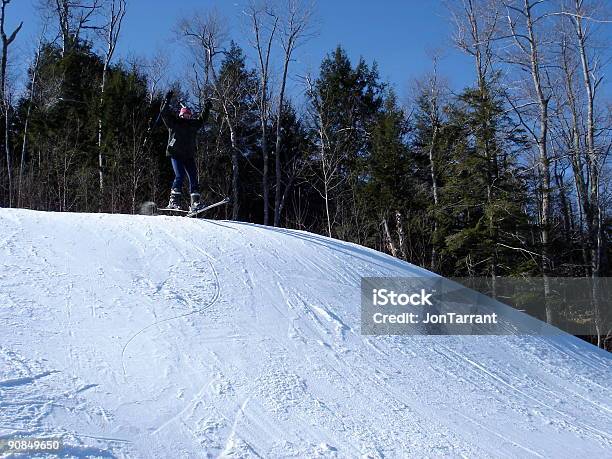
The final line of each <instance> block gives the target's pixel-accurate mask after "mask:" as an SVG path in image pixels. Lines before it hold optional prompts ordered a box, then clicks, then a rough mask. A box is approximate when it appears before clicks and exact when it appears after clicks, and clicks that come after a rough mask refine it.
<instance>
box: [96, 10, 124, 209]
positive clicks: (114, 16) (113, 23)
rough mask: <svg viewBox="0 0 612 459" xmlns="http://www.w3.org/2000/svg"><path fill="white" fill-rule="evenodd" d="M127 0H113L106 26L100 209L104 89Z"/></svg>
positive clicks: (101, 151)
mask: <svg viewBox="0 0 612 459" xmlns="http://www.w3.org/2000/svg"><path fill="white" fill-rule="evenodd" d="M125 11H126V0H111V1H110V4H109V11H108V22H107V24H106V26H105V27H104V39H105V43H106V51H105V53H104V66H103V68H102V81H101V83H100V116H99V117H98V174H99V179H100V201H99V209H100V210H101V209H102V203H103V201H104V167H105V158H104V148H103V145H102V110H103V106H104V90H105V89H106V78H107V75H108V67H109V65H110V62H111V60H112V58H113V54H114V53H115V48H116V46H117V41H118V40H119V33H120V31H121V23H122V21H123V18H124V16H125Z"/></svg>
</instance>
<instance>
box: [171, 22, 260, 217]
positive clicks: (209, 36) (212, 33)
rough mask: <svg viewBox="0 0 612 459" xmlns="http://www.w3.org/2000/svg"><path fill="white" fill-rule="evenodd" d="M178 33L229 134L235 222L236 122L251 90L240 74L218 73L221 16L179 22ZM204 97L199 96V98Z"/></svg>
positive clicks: (238, 147) (237, 203)
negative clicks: (210, 91) (193, 60)
mask: <svg viewBox="0 0 612 459" xmlns="http://www.w3.org/2000/svg"><path fill="white" fill-rule="evenodd" d="M178 34H179V36H180V37H182V38H184V39H185V40H186V45H187V46H188V48H189V49H191V51H192V52H193V54H194V57H195V65H194V69H196V80H197V81H198V86H199V87H201V88H204V89H205V90H209V89H210V90H212V93H213V94H212V98H213V99H214V100H215V102H216V105H217V107H218V109H219V111H220V113H221V116H222V119H223V122H224V124H225V125H226V126H227V128H228V130H229V134H230V144H231V150H232V151H231V162H232V218H233V219H234V220H236V219H238V215H239V210H240V169H239V158H240V156H241V155H242V154H243V151H242V144H243V142H242V141H241V139H240V136H239V133H238V123H239V121H240V120H241V117H242V115H243V109H244V107H242V106H241V101H242V100H243V99H244V97H245V95H246V94H247V93H249V92H250V91H251V88H248V87H244V85H243V84H242V82H241V81H240V75H231V74H230V75H226V76H225V77H224V78H220V77H219V75H218V72H217V66H218V62H217V59H218V57H219V55H224V54H226V50H225V49H224V42H225V39H226V32H225V24H224V21H223V20H222V19H221V17H220V16H219V15H218V14H217V13H216V12H215V11H210V12H208V13H207V14H206V15H199V14H195V15H193V16H192V17H190V18H189V19H184V20H182V21H181V22H180V23H179V26H178ZM198 69H200V70H201V71H202V72H203V73H204V82H203V83H202V84H201V83H200V82H199V78H200V77H199V75H198ZM202 96H203V94H200V97H202Z"/></svg>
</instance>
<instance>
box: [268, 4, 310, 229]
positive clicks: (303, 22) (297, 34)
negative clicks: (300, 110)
mask: <svg viewBox="0 0 612 459" xmlns="http://www.w3.org/2000/svg"><path fill="white" fill-rule="evenodd" d="M312 14H313V8H312V5H308V4H306V3H304V2H302V1H301V0H288V2H287V11H286V13H285V16H284V18H283V20H282V23H281V45H282V47H283V52H284V53H283V73H282V77H281V83H280V88H279V95H278V106H277V112H276V145H275V148H274V153H275V171H276V189H275V195H274V226H279V225H280V218H281V210H282V196H283V190H282V185H283V182H282V162H281V161H282V158H281V156H282V152H281V145H282V115H283V110H284V109H285V89H286V86H287V76H288V72H289V64H290V62H291V60H292V57H293V53H294V51H295V49H296V47H297V46H298V45H299V44H300V43H302V42H303V41H304V40H305V39H306V38H308V37H309V34H310V32H309V27H310V26H311V21H312Z"/></svg>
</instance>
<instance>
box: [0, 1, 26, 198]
mask: <svg viewBox="0 0 612 459" xmlns="http://www.w3.org/2000/svg"><path fill="white" fill-rule="evenodd" d="M9 3H11V0H2V9H1V10H0V36H1V37H2V62H1V64H0V91H1V92H2V108H3V112H4V151H5V153H6V171H7V174H8V195H9V207H12V206H13V180H12V177H13V173H12V164H11V146H10V141H9V126H10V121H9V118H10V111H11V106H10V100H9V95H8V91H7V85H6V80H7V75H6V69H7V64H8V50H9V46H10V45H11V44H12V43H13V41H15V38H16V37H17V34H18V33H19V31H20V30H21V27H22V26H23V22H21V23H20V24H19V25H18V26H17V28H15V30H13V32H11V33H10V35H7V34H6V31H5V22H6V7H7V5H8V4H9Z"/></svg>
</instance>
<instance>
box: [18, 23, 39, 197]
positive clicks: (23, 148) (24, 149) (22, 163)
mask: <svg viewBox="0 0 612 459" xmlns="http://www.w3.org/2000/svg"><path fill="white" fill-rule="evenodd" d="M44 34H45V31H44V29H43V32H42V33H41V38H40V40H39V42H38V47H37V48H36V57H35V58H34V64H33V65H32V78H31V79H30V97H29V99H28V109H27V110H26V117H25V121H24V123H23V139H22V142H21V161H20V163H19V184H18V192H17V206H19V207H21V206H22V203H23V196H22V185H23V174H24V171H25V163H26V156H27V142H28V126H29V124H30V113H31V112H32V105H33V103H34V93H35V91H36V81H37V78H38V64H39V62H40V54H41V52H42V46H43V37H44Z"/></svg>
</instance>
